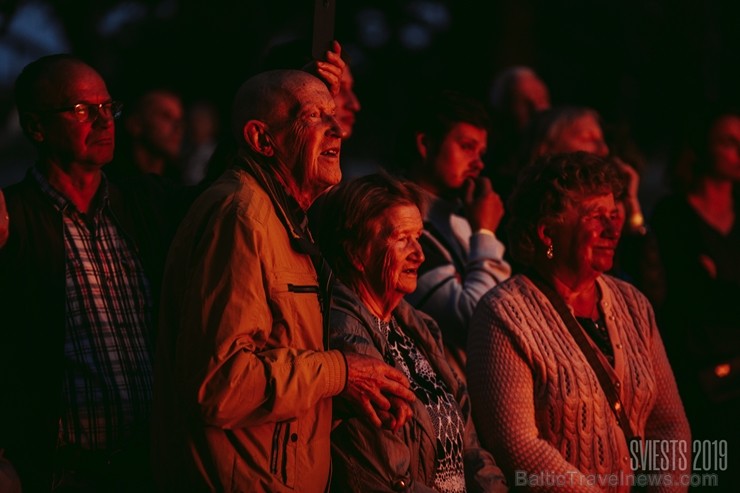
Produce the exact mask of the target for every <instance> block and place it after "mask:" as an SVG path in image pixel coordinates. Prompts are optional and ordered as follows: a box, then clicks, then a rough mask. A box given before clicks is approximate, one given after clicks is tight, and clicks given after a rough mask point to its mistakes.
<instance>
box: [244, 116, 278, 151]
mask: <svg viewBox="0 0 740 493" xmlns="http://www.w3.org/2000/svg"><path fill="white" fill-rule="evenodd" d="M242 133H243V136H244V142H246V143H247V145H248V146H249V147H250V148H251V149H252V150H254V151H255V152H258V153H260V154H262V155H263V156H267V157H272V156H274V155H275V147H274V146H273V143H272V138H271V137H270V134H269V132H268V131H267V124H266V123H265V122H262V121H259V120H249V121H248V122H247V123H245V124H244V128H243V129H242Z"/></svg>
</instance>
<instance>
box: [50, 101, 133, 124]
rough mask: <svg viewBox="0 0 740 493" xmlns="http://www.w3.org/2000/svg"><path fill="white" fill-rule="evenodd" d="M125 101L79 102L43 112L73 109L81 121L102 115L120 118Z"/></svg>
mask: <svg viewBox="0 0 740 493" xmlns="http://www.w3.org/2000/svg"><path fill="white" fill-rule="evenodd" d="M122 110H123V103H121V102H119V101H106V102H105V103H98V104H95V103H77V104H76V105H74V106H68V107H66V108H56V109H53V110H46V111H42V112H41V113H64V112H67V111H71V112H72V113H73V114H74V116H75V117H76V118H77V121H78V122H80V123H86V122H94V121H95V120H97V119H98V118H100V116H103V117H105V118H114V119H116V118H118V117H119V116H121V111H122Z"/></svg>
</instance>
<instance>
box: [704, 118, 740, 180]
mask: <svg viewBox="0 0 740 493" xmlns="http://www.w3.org/2000/svg"><path fill="white" fill-rule="evenodd" d="M709 152H710V154H711V157H712V174H713V176H715V177H717V178H719V179H722V180H730V181H733V182H740V118H738V117H737V116H733V115H728V116H724V117H722V118H720V119H719V120H717V123H715V124H714V126H713V127H712V130H711V132H710V134H709Z"/></svg>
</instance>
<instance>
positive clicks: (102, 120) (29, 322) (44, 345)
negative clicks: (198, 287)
mask: <svg viewBox="0 0 740 493" xmlns="http://www.w3.org/2000/svg"><path fill="white" fill-rule="evenodd" d="M15 98H16V104H17V107H18V113H19V118H20V123H21V126H22V128H23V131H24V133H25V135H26V136H27V137H28V138H29V140H30V141H31V142H32V143H33V145H34V147H35V148H36V150H37V153H38V160H37V161H36V164H35V166H34V167H32V168H31V169H30V170H29V172H28V174H27V176H26V178H25V179H24V180H23V181H22V182H21V183H19V184H16V185H14V186H11V187H9V188H8V189H6V190H5V200H6V202H7V211H8V213H9V215H10V218H11V220H10V231H9V237H8V240H7V243H6V244H5V246H4V247H3V248H2V249H1V250H0V273H1V274H0V313H2V317H3V322H2V325H0V337H2V342H0V391H1V392H2V395H3V398H2V404H0V449H4V457H5V459H6V460H8V461H10V463H11V464H13V466H14V467H15V469H16V470H17V472H18V476H19V477H20V480H21V483H22V487H23V491H24V492H26V493H28V492H35V491H52V490H54V491H110V492H123V491H147V490H148V489H150V488H151V480H150V477H151V472H150V471H149V467H148V443H149V432H148V419H149V414H150V407H151V399H152V363H151V358H152V352H153V350H152V346H153V334H152V332H153V316H154V305H155V301H156V300H158V283H159V280H160V278H161V269H162V266H163V258H164V255H165V253H166V245H167V239H166V237H165V236H166V235H164V233H165V232H167V231H170V230H171V229H172V226H171V223H172V221H170V219H171V218H170V217H169V216H168V215H167V212H168V211H169V209H168V208H169V204H165V203H164V202H165V201H166V199H164V198H163V197H165V196H163V195H162V194H161V193H159V190H157V189H156V186H155V185H154V184H152V183H149V182H147V183H146V184H144V183H138V184H133V183H132V184H131V186H130V188H128V187H124V186H115V185H113V184H112V183H109V182H108V180H107V179H106V177H105V175H104V173H103V172H102V171H101V168H102V167H103V165H105V164H106V163H108V162H110V161H111V159H112V158H113V151H114V120H115V118H116V117H117V116H118V115H119V114H120V112H121V104H120V103H118V102H116V101H114V100H113V99H112V98H111V96H110V94H109V93H108V89H107V87H106V84H105V82H104V80H103V79H102V77H101V76H100V74H99V73H98V72H97V71H95V70H94V69H93V68H92V67H90V66H89V65H88V64H86V63H85V62H83V61H82V60H80V59H78V58H75V57H72V56H69V55H51V56H46V57H42V58H40V59H38V60H36V61H34V62H32V63H30V64H29V65H27V66H26V67H25V68H24V69H23V71H22V72H21V74H20V75H19V76H18V78H17V80H16V85H15ZM165 206H167V207H165ZM6 220H7V218H6ZM168 223H169V226H168Z"/></svg>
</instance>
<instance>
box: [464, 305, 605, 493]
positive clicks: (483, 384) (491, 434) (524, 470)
mask: <svg viewBox="0 0 740 493" xmlns="http://www.w3.org/2000/svg"><path fill="white" fill-rule="evenodd" d="M468 383H469V386H470V398H471V400H472V401H473V403H474V406H473V418H474V420H475V424H476V426H477V429H478V432H479V433H480V437H481V442H482V444H483V446H485V447H486V448H487V449H488V450H490V451H491V452H492V453H493V454H494V456H495V457H497V458H498V459H499V464H500V465H501V467H502V468H503V470H504V471H505V472H506V474H507V476H508V479H509V481H510V482H511V481H512V480H513V481H514V486H519V487H521V486H522V484H521V483H520V481H521V480H522V479H526V476H527V475H529V474H535V473H548V474H552V475H553V476H558V477H564V478H568V480H569V481H572V483H570V484H569V486H568V491H569V492H571V493H598V492H599V491H601V490H600V488H598V487H596V486H590V485H589V482H588V480H587V478H586V477H585V476H584V475H583V474H582V473H581V472H580V471H579V470H578V468H577V467H576V466H574V465H573V464H571V463H569V462H568V461H566V460H565V458H564V457H563V455H562V454H561V453H560V452H559V451H558V450H557V449H555V448H554V447H553V446H552V445H550V444H549V443H548V442H547V441H546V440H544V439H542V438H541V437H540V436H539V433H538V430H537V426H536V422H535V414H534V413H535V404H534V382H533V379H532V368H530V366H529V363H528V360H527V359H526V356H525V350H524V348H521V347H518V346H517V345H516V344H515V342H514V341H513V340H512V336H511V334H510V332H509V331H508V330H507V329H506V322H505V321H503V320H501V319H500V318H499V317H497V316H496V314H495V313H494V311H493V310H492V308H491V307H490V306H489V305H488V304H487V303H485V302H484V303H481V305H480V306H479V307H478V310H477V311H476V314H475V317H473V320H472V323H471V333H470V341H469V344H468ZM522 474H523V475H524V476H525V477H524V478H521V477H520V475H522ZM549 488H550V487H549V486H546V485H544V484H541V483H540V484H539V485H530V487H527V488H524V489H523V490H522V491H531V492H540V491H543V492H544V491H550V489H549Z"/></svg>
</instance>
